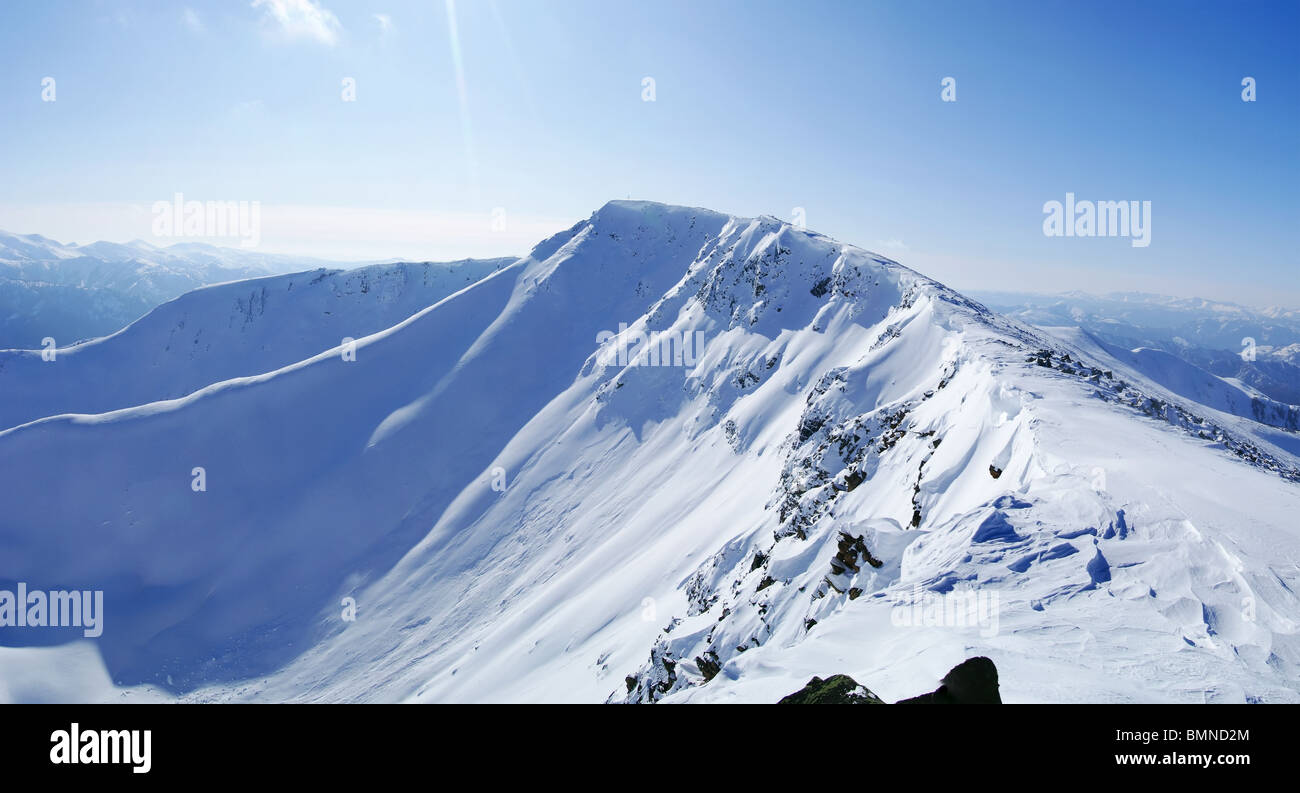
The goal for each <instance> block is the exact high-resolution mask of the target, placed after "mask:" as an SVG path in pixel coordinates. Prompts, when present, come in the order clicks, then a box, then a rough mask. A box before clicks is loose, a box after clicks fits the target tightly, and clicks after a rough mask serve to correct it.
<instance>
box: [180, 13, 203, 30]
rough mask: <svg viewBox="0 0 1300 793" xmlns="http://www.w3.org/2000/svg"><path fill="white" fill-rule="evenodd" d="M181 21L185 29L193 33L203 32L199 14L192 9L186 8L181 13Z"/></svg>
mask: <svg viewBox="0 0 1300 793" xmlns="http://www.w3.org/2000/svg"><path fill="white" fill-rule="evenodd" d="M181 21H182V22H184V23H185V27H187V28H189V29H190V30H191V31H192V32H194V33H202V32H203V30H204V28H203V20H202V19H200V18H199V13H198V12H197V11H195V10H194V9H193V8H186V9H185V10H184V11H182V12H181Z"/></svg>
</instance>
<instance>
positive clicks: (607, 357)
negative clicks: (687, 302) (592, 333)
mask: <svg viewBox="0 0 1300 793" xmlns="http://www.w3.org/2000/svg"><path fill="white" fill-rule="evenodd" d="M596 343H597V344H599V345H600V352H599V353H598V355H597V359H596V360H597V362H598V363H600V364H601V365H602V366H608V365H610V364H616V365H618V366H694V365H695V364H696V362H697V361H698V360H699V356H700V353H702V352H703V351H704V331H702V330H697V331H695V332H694V333H669V332H659V331H651V332H650V333H648V334H647V333H646V332H645V331H643V330H637V331H631V332H629V330H628V325H627V323H626V322H621V323H619V326H618V333H614V332H613V331H609V330H602V331H601V332H600V333H597V334H596Z"/></svg>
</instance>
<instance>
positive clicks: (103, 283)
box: [0, 232, 338, 349]
mask: <svg viewBox="0 0 1300 793" xmlns="http://www.w3.org/2000/svg"><path fill="white" fill-rule="evenodd" d="M331 264H332V263H330V262H325V261H322V260H318V259H309V258H304V257H295V256H280V255H275V254H265V253H256V252H252V251H246V250H241V249H238V248H219V247H215V246H212V245H207V244H203V243H192V242H191V243H178V244H176V245H170V246H167V247H165V248H161V247H158V246H155V245H151V244H150V243H148V242H144V241H141V240H135V241H133V242H128V243H116V242H95V243H90V244H88V245H67V244H64V243H60V242H56V241H54V240H51V239H49V238H47V237H42V236H41V235H39V234H25V235H24V234H9V233H5V232H0V349H5V348H29V349H30V348H36V347H39V346H40V345H41V342H42V340H43V339H45V338H47V337H48V338H53V339H54V340H55V343H56V344H58V345H60V346H64V345H67V344H71V343H72V342H74V341H77V340H80V339H88V338H93V337H96V336H103V335H105V334H108V333H112V332H114V331H116V330H119V329H120V328H122V327H123V326H125V325H127V324H128V323H130V322H132V321H134V320H136V319H139V318H140V317H141V316H143V315H144V314H145V313H146V312H148V311H149V310H150V309H152V308H153V307H155V306H157V305H158V304H159V303H162V302H163V301H166V300H170V299H172V298H174V297H177V296H178V295H181V294H183V293H185V292H188V291H190V290H192V289H196V288H198V287H200V286H206V285H209V284H215V283H221V282H224V281H235V280H240V279H244V278H253V277H256V276H262V275H272V274H278V273H290V272H297V271H301V270H309V269H312V268H315V267H321V266H328V265H331ZM333 266H338V265H337V264H336V263H335V264H333Z"/></svg>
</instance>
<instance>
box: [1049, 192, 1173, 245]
mask: <svg viewBox="0 0 1300 793" xmlns="http://www.w3.org/2000/svg"><path fill="white" fill-rule="evenodd" d="M1043 214H1045V215H1047V217H1045V218H1043V234H1044V235H1046V236H1048V237H1129V238H1131V239H1130V241H1129V244H1130V245H1132V246H1133V247H1134V248H1145V247H1146V246H1148V245H1150V244H1151V202H1150V201H1142V202H1140V203H1139V202H1137V201H1087V200H1083V201H1076V200H1075V199H1074V193H1066V194H1065V203H1064V204H1062V203H1061V202H1060V201H1048V202H1047V203H1045V204H1043Z"/></svg>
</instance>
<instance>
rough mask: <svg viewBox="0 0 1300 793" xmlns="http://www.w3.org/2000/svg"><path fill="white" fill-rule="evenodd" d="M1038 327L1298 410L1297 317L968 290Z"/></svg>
mask: <svg viewBox="0 0 1300 793" xmlns="http://www.w3.org/2000/svg"><path fill="white" fill-rule="evenodd" d="M970 294H971V296H972V297H974V298H975V299H977V300H979V301H981V302H982V303H984V304H985V305H986V306H988V307H990V308H992V309H993V310H995V311H998V312H1000V313H1003V314H1006V315H1008V316H1011V317H1015V318H1016V319H1019V320H1021V321H1023V322H1027V323H1030V324H1032V325H1037V326H1039V327H1080V328H1083V329H1084V330H1086V331H1088V332H1089V333H1091V334H1092V335H1093V336H1095V337H1096V338H1097V339H1099V340H1102V341H1104V342H1107V343H1110V344H1113V345H1117V346H1120V347H1126V348H1128V349H1130V350H1136V349H1138V348H1148V349H1151V350H1159V351H1163V352H1166V353H1169V354H1171V355H1174V356H1177V357H1178V358H1180V359H1182V360H1183V361H1185V362H1187V363H1189V364H1191V365H1192V366H1194V367H1196V368H1198V369H1202V370H1204V371H1206V372H1208V373H1209V374H1211V375H1213V376H1216V377H1221V378H1226V379H1228V380H1231V381H1234V382H1236V383H1237V384H1239V385H1244V386H1246V387H1247V388H1248V389H1252V390H1254V391H1258V392H1259V393H1260V394H1262V395H1264V396H1266V397H1268V398H1269V399H1273V400H1276V401H1279V402H1282V403H1285V404H1291V405H1295V404H1300V358H1298V357H1297V353H1296V351H1297V350H1300V311H1295V310H1289V309H1283V308H1277V307H1273V308H1267V309H1252V308H1248V307H1246V306H1240V305H1237V304H1235V303H1225V302H1221V301H1213V300H1204V299H1192V298H1177V297H1169V296H1166V295H1153V294H1146V293H1141V292H1121V293H1115V294H1109V295H1101V296H1099V295H1090V294H1086V293H1083V292H1068V293H1065V294H1060V295H1038V294H1029V293H1018V292H972V293H970Z"/></svg>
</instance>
